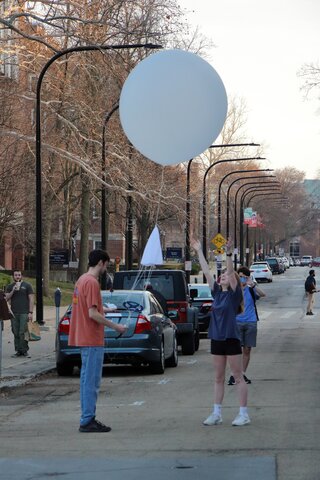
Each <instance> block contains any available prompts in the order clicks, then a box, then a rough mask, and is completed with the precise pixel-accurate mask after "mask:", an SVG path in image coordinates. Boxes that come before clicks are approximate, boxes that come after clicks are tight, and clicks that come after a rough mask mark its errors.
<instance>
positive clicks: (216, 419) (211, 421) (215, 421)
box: [203, 413, 222, 425]
mask: <svg viewBox="0 0 320 480" xmlns="http://www.w3.org/2000/svg"><path fill="white" fill-rule="evenodd" d="M220 423H222V417H221V415H218V414H217V413H211V415H209V417H208V418H206V419H205V420H204V422H203V425H220Z"/></svg>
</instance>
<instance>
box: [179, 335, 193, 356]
mask: <svg viewBox="0 0 320 480" xmlns="http://www.w3.org/2000/svg"><path fill="white" fill-rule="evenodd" d="M181 349H182V354H183V355H193V354H194V352H195V334H194V332H191V333H189V334H185V335H183V337H182V339H181Z"/></svg>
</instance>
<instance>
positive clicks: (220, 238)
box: [211, 233, 227, 248]
mask: <svg viewBox="0 0 320 480" xmlns="http://www.w3.org/2000/svg"><path fill="white" fill-rule="evenodd" d="M211 242H212V243H213V244H214V245H215V246H216V247H217V248H221V247H223V245H225V244H226V243H227V240H226V239H225V238H224V237H223V236H222V235H221V233H217V235H216V236H215V237H213V239H212V240H211Z"/></svg>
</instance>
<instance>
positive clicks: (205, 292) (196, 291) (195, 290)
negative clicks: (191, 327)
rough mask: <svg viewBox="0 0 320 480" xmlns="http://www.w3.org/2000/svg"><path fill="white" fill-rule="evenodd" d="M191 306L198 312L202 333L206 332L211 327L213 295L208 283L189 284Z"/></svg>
mask: <svg viewBox="0 0 320 480" xmlns="http://www.w3.org/2000/svg"><path fill="white" fill-rule="evenodd" d="M188 288H189V295H190V299H191V304H192V306H193V307H195V308H197V310H198V323H199V330H200V332H206V331H207V330H208V327H209V323H210V318H211V308H212V301H213V299H212V294H211V290H210V287H209V284H208V283H189V285H188Z"/></svg>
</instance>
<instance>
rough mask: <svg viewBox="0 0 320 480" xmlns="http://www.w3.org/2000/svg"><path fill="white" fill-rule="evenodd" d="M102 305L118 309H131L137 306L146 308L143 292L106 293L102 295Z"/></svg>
mask: <svg viewBox="0 0 320 480" xmlns="http://www.w3.org/2000/svg"><path fill="white" fill-rule="evenodd" d="M102 303H103V304H104V305H105V304H106V303H109V304H112V305H116V307H117V308H118V309H129V308H132V307H134V305H135V304H138V305H141V306H142V307H143V308H145V300H144V295H143V293H141V292H135V291H132V292H129V293H128V292H123V293H122V292H104V293H103V294H102Z"/></svg>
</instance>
